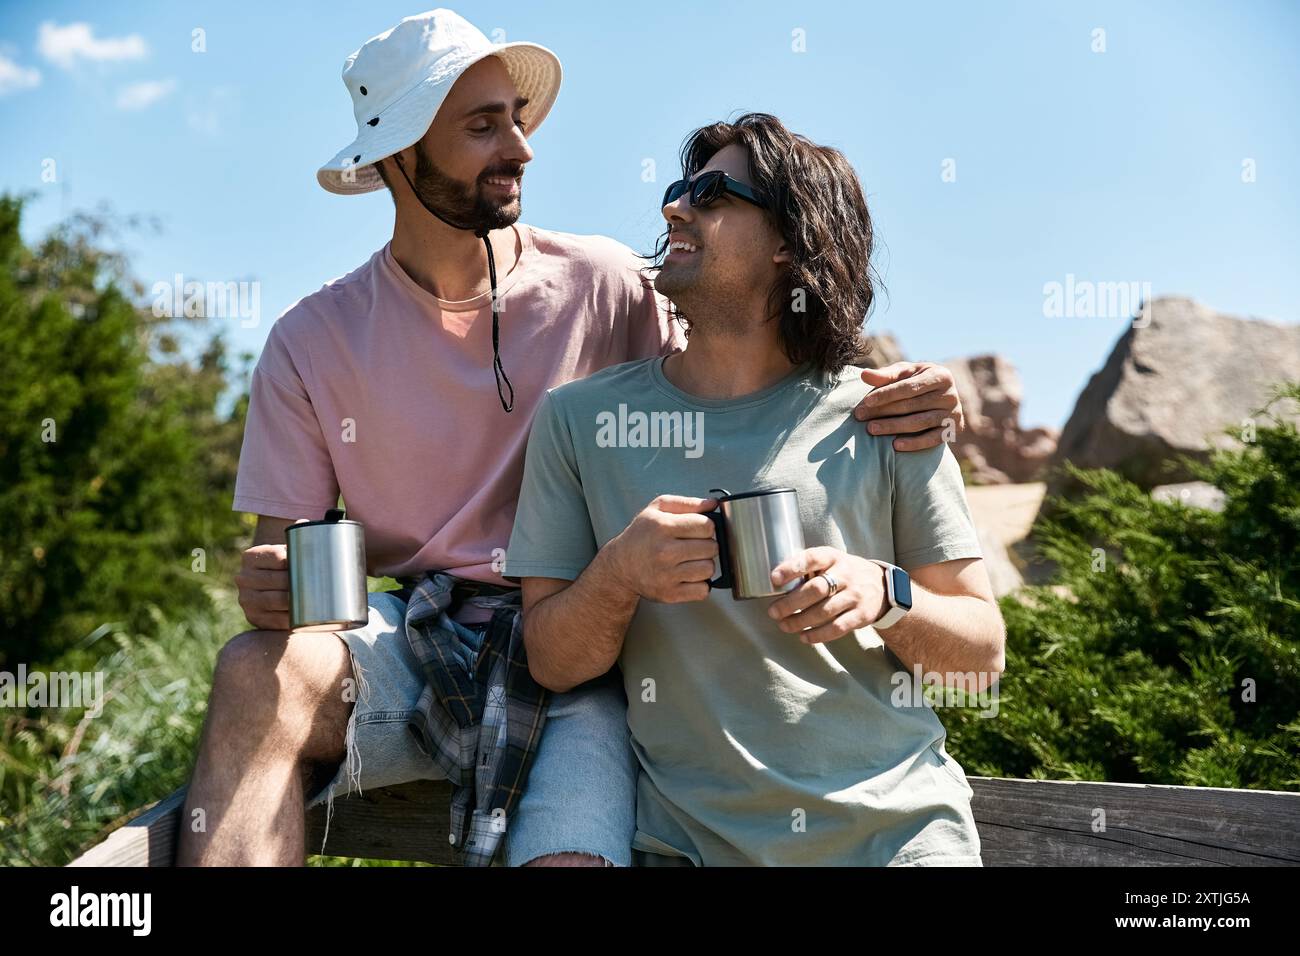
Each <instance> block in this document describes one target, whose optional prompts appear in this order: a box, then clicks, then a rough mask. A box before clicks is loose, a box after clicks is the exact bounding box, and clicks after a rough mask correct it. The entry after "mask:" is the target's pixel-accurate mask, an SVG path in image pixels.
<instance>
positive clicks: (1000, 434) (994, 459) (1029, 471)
mask: <svg viewBox="0 0 1300 956" xmlns="http://www.w3.org/2000/svg"><path fill="white" fill-rule="evenodd" d="M863 345H864V347H865V348H867V349H869V350H868V351H866V352H865V354H864V355H862V356H861V357H859V359H858V360H857V364H858V365H861V366H864V367H866V368H881V367H883V366H885V365H890V364H892V363H894V362H901V361H904V357H903V350H902V349H901V348H899V346H898V342H897V341H895V339H894V337H893V336H892V335H888V334H886V335H872V336H864V337H863ZM943 364H945V365H946V366H947V367H948V368H950V369H951V370H952V375H953V380H954V381H955V382H956V383H957V394H958V395H959V396H960V397H961V406H962V411H963V413H964V415H965V419H966V427H965V428H964V429H963V431H962V432H961V433H960V434H959V435H958V436H957V440H956V441H955V442H954V443H953V449H952V450H953V454H954V455H956V456H957V460H958V461H960V462H962V463H963V468H964V469H965V471H966V474H967V477H968V480H969V481H971V482H972V483H974V484H985V485H989V484H1011V483H1021V482H1026V481H1036V480H1038V479H1039V478H1040V477H1041V476H1042V474H1043V472H1044V469H1045V466H1046V464H1047V462H1048V461H1050V459H1051V457H1052V453H1053V452H1054V451H1055V450H1056V435H1057V433H1056V430H1055V429H1052V428H1029V429H1025V428H1021V427H1020V401H1021V397H1022V395H1023V391H1022V389H1021V385H1020V376H1019V375H1018V374H1017V373H1016V369H1015V366H1014V365H1012V364H1011V363H1010V362H1008V361H1007V360H1006V359H1005V358H1003V357H1002V356H1000V355H979V356H975V357H974V358H964V359H952V360H950V361H947V362H944V363H943Z"/></svg>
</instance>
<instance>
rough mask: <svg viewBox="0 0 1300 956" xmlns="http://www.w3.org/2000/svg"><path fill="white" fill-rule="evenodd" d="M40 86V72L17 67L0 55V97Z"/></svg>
mask: <svg viewBox="0 0 1300 956" xmlns="http://www.w3.org/2000/svg"><path fill="white" fill-rule="evenodd" d="M40 85H41V71H40V70H35V69H29V68H28V67H25V66H19V65H18V64H17V63H15V62H14V61H13V60H11V59H9V58H8V57H6V56H4V55H3V54H0V96H4V95H5V94H7V93H16V92H17V91H18V90H30V89H31V88H32V87H34V86H40Z"/></svg>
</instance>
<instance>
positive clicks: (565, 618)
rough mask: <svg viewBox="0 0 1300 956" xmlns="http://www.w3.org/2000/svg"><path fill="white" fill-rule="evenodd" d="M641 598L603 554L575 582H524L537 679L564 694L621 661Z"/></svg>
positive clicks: (527, 638)
mask: <svg viewBox="0 0 1300 956" xmlns="http://www.w3.org/2000/svg"><path fill="white" fill-rule="evenodd" d="M640 601H641V596H640V595H639V594H637V593H636V592H635V591H629V590H628V589H627V588H626V587H624V586H623V585H622V584H620V583H619V582H618V580H617V578H616V577H615V575H614V574H613V572H612V570H611V568H610V560H609V552H608V550H607V549H602V550H601V551H600V552H599V553H598V554H597V555H596V558H595V560H594V561H592V562H591V564H589V565H587V568H586V570H584V571H583V572H582V574H580V575H579V576H578V578H577V580H575V581H565V580H563V579H562V578H524V580H523V614H524V646H525V647H526V648H527V649H528V670H529V672H530V673H531V674H532V675H533V680H535V681H537V683H539V684H541V685H542V686H543V687H546V688H548V689H550V690H553V691H556V692H557V693H563V692H565V691H568V690H571V689H572V688H574V687H576V686H578V685H579V684H581V683H583V682H585V681H589V680H591V679H592V678H594V677H599V676H600V675H601V674H603V673H605V672H606V671H607V670H609V669H610V668H611V667H613V666H614V662H615V661H616V660H618V655H619V653H620V652H621V651H622V650H623V635H624V634H626V633H627V626H628V624H629V623H631V621H632V615H633V614H635V613H636V606H637V604H638V603H640Z"/></svg>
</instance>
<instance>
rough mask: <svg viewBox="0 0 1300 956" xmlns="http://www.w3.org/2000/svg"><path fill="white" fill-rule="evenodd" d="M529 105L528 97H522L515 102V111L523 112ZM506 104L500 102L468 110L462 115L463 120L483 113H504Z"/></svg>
mask: <svg viewBox="0 0 1300 956" xmlns="http://www.w3.org/2000/svg"><path fill="white" fill-rule="evenodd" d="M527 105H528V97H526V96H521V97H519V98H518V99H516V100H515V110H516V111H518V110H521V109H523V108H524V107H525V106H527ZM505 111H506V104H505V103H502V102H500V101H498V102H496V103H484V104H483V105H482V106H476V107H474V108H473V109H472V110H467V111H466V112H465V113H464V114H462V115H461V119H469V118H470V117H471V116H479V115H481V114H483V113H504V112H505Z"/></svg>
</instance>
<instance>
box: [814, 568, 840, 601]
mask: <svg viewBox="0 0 1300 956" xmlns="http://www.w3.org/2000/svg"><path fill="white" fill-rule="evenodd" d="M817 577H819V578H825V579H826V586H827V587H829V588H830V589H831V593H830V594H828V595H826V596H827V597H835V595H836V593H837V592H838V591H839V589H840V582H839V581H836V580H835V579H834V578H833V577H831V576H830V575H829V574H827V573H826V572H825V571H818V572H817Z"/></svg>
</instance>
